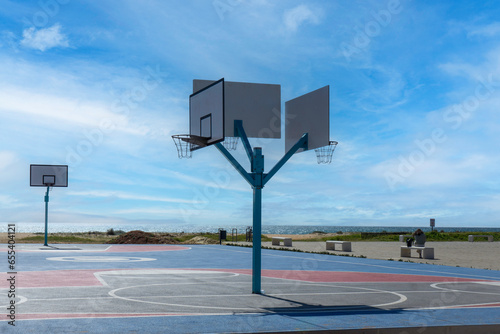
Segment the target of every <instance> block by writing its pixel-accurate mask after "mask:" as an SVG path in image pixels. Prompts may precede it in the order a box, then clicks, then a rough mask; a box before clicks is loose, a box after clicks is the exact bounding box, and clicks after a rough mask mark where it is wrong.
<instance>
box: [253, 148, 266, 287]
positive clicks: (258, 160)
mask: <svg viewBox="0 0 500 334" xmlns="http://www.w3.org/2000/svg"><path fill="white" fill-rule="evenodd" d="M251 168H252V174H253V175H254V183H253V187H252V188H253V249H252V293H258V294H261V293H262V289H261V284H260V283H261V276H260V275H261V263H262V260H261V253H262V249H261V244H262V242H261V241H262V240H261V235H262V187H263V184H262V181H263V176H264V175H263V173H264V156H263V155H262V148H260V147H255V148H254V149H253V155H252V164H251Z"/></svg>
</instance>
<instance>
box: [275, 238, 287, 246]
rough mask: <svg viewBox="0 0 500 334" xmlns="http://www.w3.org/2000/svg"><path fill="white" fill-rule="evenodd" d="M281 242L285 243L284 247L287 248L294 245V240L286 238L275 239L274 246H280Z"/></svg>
mask: <svg viewBox="0 0 500 334" xmlns="http://www.w3.org/2000/svg"><path fill="white" fill-rule="evenodd" d="M281 241H283V245H285V246H291V245H292V238H285V237H273V238H272V244H273V246H279V245H280V243H281Z"/></svg>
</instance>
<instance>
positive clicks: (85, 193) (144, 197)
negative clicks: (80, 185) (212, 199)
mask: <svg viewBox="0 0 500 334" xmlns="http://www.w3.org/2000/svg"><path fill="white" fill-rule="evenodd" d="M68 195H71V196H84V197H115V198H119V199H130V200H140V201H152V202H167V203H187V204H193V203H198V202H197V201H193V200H185V199H180V198H171V197H157V196H148V195H136V194H129V193H124V192H120V191H97V190H94V191H92V190H91V191H70V192H68Z"/></svg>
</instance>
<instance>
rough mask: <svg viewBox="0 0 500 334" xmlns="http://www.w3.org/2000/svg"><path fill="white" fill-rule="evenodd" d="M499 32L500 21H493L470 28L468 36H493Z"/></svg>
mask: <svg viewBox="0 0 500 334" xmlns="http://www.w3.org/2000/svg"><path fill="white" fill-rule="evenodd" d="M499 34H500V22H494V23H491V24H488V25H486V26H482V27H474V28H472V29H470V31H469V33H468V36H485V37H493V36H497V35H499Z"/></svg>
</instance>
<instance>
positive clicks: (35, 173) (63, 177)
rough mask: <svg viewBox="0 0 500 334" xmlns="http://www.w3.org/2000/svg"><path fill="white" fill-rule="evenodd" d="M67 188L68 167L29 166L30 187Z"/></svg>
mask: <svg viewBox="0 0 500 334" xmlns="http://www.w3.org/2000/svg"><path fill="white" fill-rule="evenodd" d="M47 182H50V183H53V184H52V185H50V186H51V187H67V186H68V166H66V165H30V186H31V187H47Z"/></svg>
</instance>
